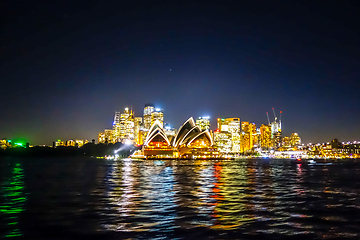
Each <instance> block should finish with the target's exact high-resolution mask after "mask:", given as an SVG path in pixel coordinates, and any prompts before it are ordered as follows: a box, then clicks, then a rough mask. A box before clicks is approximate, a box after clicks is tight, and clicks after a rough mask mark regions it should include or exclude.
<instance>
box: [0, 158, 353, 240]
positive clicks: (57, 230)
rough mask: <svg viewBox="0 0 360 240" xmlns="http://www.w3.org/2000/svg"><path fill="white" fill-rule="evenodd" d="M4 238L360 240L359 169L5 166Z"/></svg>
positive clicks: (57, 161) (237, 164) (0, 215)
mask: <svg viewBox="0 0 360 240" xmlns="http://www.w3.org/2000/svg"><path fill="white" fill-rule="evenodd" d="M0 220H1V221H0V234H1V236H0V238H3V237H4V238H14V239H16V238H21V239H149V238H151V239H360V163H358V162H356V161H349V162H346V161H345V162H341V163H334V164H331V165H309V164H306V163H303V162H301V163H298V162H296V161H294V162H292V161H289V160H284V159H278V160H276V159H239V160H226V161H225V160H224V161H219V160H204V161H203V160H196V161H195V160H149V161H141V160H131V159H120V160H116V161H114V160H106V159H95V158H29V159H25V158H3V159H0Z"/></svg>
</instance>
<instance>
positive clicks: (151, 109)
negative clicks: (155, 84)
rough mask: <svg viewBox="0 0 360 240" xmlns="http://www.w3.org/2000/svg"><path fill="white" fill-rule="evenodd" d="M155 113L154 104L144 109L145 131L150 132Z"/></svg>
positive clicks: (148, 104)
mask: <svg viewBox="0 0 360 240" xmlns="http://www.w3.org/2000/svg"><path fill="white" fill-rule="evenodd" d="M154 111H155V107H154V104H152V103H147V104H145V107H144V129H147V130H149V129H150V127H151V113H152V112H154Z"/></svg>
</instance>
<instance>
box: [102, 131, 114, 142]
mask: <svg viewBox="0 0 360 240" xmlns="http://www.w3.org/2000/svg"><path fill="white" fill-rule="evenodd" d="M104 134H105V143H112V142H113V130H112V129H105V131H104Z"/></svg>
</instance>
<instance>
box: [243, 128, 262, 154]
mask: <svg viewBox="0 0 360 240" xmlns="http://www.w3.org/2000/svg"><path fill="white" fill-rule="evenodd" d="M240 137H241V140H240V151H241V152H242V153H244V152H248V151H251V150H253V148H254V147H256V146H257V143H258V139H259V138H258V134H257V131H256V124H255V123H250V122H242V123H241V136H240Z"/></svg>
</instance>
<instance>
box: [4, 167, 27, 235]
mask: <svg viewBox="0 0 360 240" xmlns="http://www.w3.org/2000/svg"><path fill="white" fill-rule="evenodd" d="M8 169H9V170H11V173H7V172H2V173H3V174H4V175H3V177H4V178H5V179H3V183H2V184H1V187H0V198H1V201H0V213H1V214H2V215H3V222H4V223H5V224H6V226H4V228H5V229H4V231H3V232H4V233H5V234H4V235H3V237H19V236H21V235H22V232H21V230H20V229H19V215H20V213H21V212H22V211H24V203H25V201H26V197H25V194H24V174H23V169H22V166H21V164H20V163H12V164H11V165H10V167H9V168H8ZM0 229H1V228H0Z"/></svg>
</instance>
